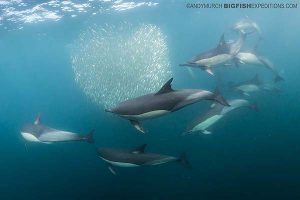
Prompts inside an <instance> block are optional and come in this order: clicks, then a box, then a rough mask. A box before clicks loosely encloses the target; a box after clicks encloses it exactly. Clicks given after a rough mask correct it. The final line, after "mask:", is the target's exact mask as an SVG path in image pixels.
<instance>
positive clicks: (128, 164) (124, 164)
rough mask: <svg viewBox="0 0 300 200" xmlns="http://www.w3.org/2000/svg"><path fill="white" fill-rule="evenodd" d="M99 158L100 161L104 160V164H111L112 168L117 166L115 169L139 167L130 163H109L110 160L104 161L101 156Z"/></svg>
mask: <svg viewBox="0 0 300 200" xmlns="http://www.w3.org/2000/svg"><path fill="white" fill-rule="evenodd" d="M100 158H101V159H102V160H104V161H105V162H107V163H109V164H112V165H114V166H117V167H139V165H136V164H132V163H124V162H115V161H110V160H106V159H105V158H102V157H101V156H100Z"/></svg>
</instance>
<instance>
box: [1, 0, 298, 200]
mask: <svg viewBox="0 0 300 200" xmlns="http://www.w3.org/2000/svg"><path fill="white" fill-rule="evenodd" d="M43 2H44V3H47V1H43ZM76 2H77V3H78V4H81V3H88V1H87V2H80V1H76ZM26 3H27V5H26V6H24V7H22V6H21V7H18V3H13V4H11V5H0V6H1V7H0V8H1V10H0V14H1V16H2V17H0V19H1V20H0V22H1V26H0V52H1V58H0V74H1V78H0V91H1V95H0V102H1V106H0V132H1V134H0V141H1V145H0V152H1V159H0V176H1V181H0V191H1V194H0V195H1V196H0V199H150V200H154V199H155V200H156V199H232V200H233V199H244V200H245V199H264V200H265V199H272V200H273V199H299V198H300V192H299V187H300V171H299V169H300V158H299V153H300V147H299V141H300V136H299V130H300V123H299V119H300V106H299V98H300V90H299V80H298V77H299V75H300V70H299V63H300V57H299V46H300V40H299V35H300V28H299V20H300V12H299V8H298V9H260V10H258V9H248V10H242V9H230V10H226V9H187V8H186V7H185V5H186V3H187V2H176V3H175V2H173V1H158V2H157V3H158V4H157V5H155V6H140V7H136V8H133V9H128V10H124V11H118V10H116V9H113V8H112V5H114V3H113V2H106V3H103V2H93V5H96V6H95V8H89V9H86V12H77V11H73V13H71V14H76V15H77V16H76V17H71V16H70V15H71V14H64V13H60V15H61V16H62V17H61V18H60V19H59V20H51V19H49V20H45V21H41V22H32V23H27V22H24V20H23V21H22V20H21V19H20V17H18V16H11V15H9V14H7V10H5V9H7V8H15V9H16V10H22V9H23V10H24V9H30V8H33V7H34V6H36V5H38V4H40V3H41V2H40V1H36V2H35V1H29V2H26ZM298 6H299V5H298ZM100 8H101V9H100ZM47 9H48V10H49V11H51V7H47ZM103 9H107V10H108V11H105V12H104V11H103ZM94 12H96V14H94V15H93V14H92V13H94ZM245 15H248V16H249V18H251V19H252V20H254V21H255V22H257V23H258V24H259V26H260V27H261V29H262V33H263V42H262V44H261V45H260V51H261V52H262V53H263V54H264V55H266V56H267V57H268V58H269V59H270V60H272V62H273V63H274V65H275V67H276V69H277V70H278V71H280V73H281V74H282V76H283V77H284V79H285V81H283V82H281V83H278V86H279V87H280V89H281V91H282V92H280V94H274V93H265V92H262V93H259V94H256V95H255V96H254V97H251V100H252V101H255V102H256V103H257V104H258V106H259V112H253V111H248V110H243V111H241V112H233V113H232V114H230V115H228V117H227V118H226V120H222V121H220V122H219V123H218V124H217V125H216V126H215V127H214V129H213V130H214V131H213V134H211V135H203V134H200V135H191V136H185V137H183V136H181V133H182V132H183V131H184V130H185V127H186V125H187V124H188V123H189V122H190V121H191V120H193V119H194V118H195V117H196V116H197V115H198V114H199V113H202V112H204V111H205V110H206V109H207V108H208V106H209V104H208V103H207V102H206V103H199V104H195V105H192V106H189V107H187V108H185V109H183V110H180V111H178V112H175V113H172V114H170V115H167V116H165V117H162V118H158V119H154V120H149V121H147V122H145V123H144V126H145V128H146V129H147V130H148V133H147V134H138V133H137V131H136V130H134V129H133V128H132V127H131V125H130V124H129V123H128V122H126V121H125V120H121V119H119V118H117V117H116V116H112V115H110V114H108V113H105V112H104V111H103V107H101V106H99V105H98V104H96V103H94V102H92V101H91V100H90V99H89V98H88V97H87V96H86V95H85V94H84V93H83V92H82V90H81V88H80V87H78V85H77V84H76V82H75V81H74V72H73V71H72V64H71V59H70V57H71V51H72V44H73V42H74V41H75V40H77V39H78V35H79V34H80V33H81V32H82V31H84V30H86V29H87V28H88V27H90V26H92V25H95V24H96V25H97V26H101V25H103V24H114V23H117V22H119V21H125V22H129V23H131V24H132V25H133V26H135V25H136V26H138V25H139V24H142V23H144V24H154V25H156V26H157V27H159V28H160V29H161V30H162V32H163V33H164V34H165V35H166V36H167V37H166V38H167V39H166V40H167V46H168V49H169V59H170V63H171V70H172V73H173V77H174V84H173V87H174V88H204V89H208V90H213V89H214V88H215V87H217V86H218V87H221V88H222V87H223V85H221V86H220V85H219V84H220V83H219V81H218V79H217V78H216V77H211V76H209V75H208V74H206V73H205V72H203V71H201V70H197V69H193V72H194V78H192V77H191V75H190V74H189V73H188V70H187V69H186V68H181V67H178V64H179V63H182V62H184V61H186V60H187V59H189V58H190V57H192V56H193V55H195V54H197V53H199V52H202V51H204V50H207V49H209V48H212V47H214V46H215V45H216V44H217V43H218V40H219V37H220V35H221V34H222V33H223V32H226V31H228V29H229V28H230V27H231V25H232V24H234V23H235V22H236V21H238V20H239V19H241V18H244V17H245ZM11 18H14V19H15V20H9V19H11ZM251 37H252V39H249V40H250V41H251V40H253V41H255V37H256V36H255V35H254V36H251ZM255 73H261V74H268V72H267V71H265V70H258V71H253V70H252V71H251V70H242V69H241V70H240V71H239V69H233V70H232V73H231V71H230V70H224V71H222V70H220V71H218V76H219V75H224V76H222V81H221V82H222V83H224V84H225V83H226V81H235V80H236V81H240V80H246V79H249V78H251V77H252V76H253V75H254V74H255ZM266 76H267V77H268V75H266ZM112 78H114V77H112ZM224 96H225V97H226V98H229V97H230V96H229V93H226V92H225V95H224ZM38 113H41V114H42V121H43V123H45V124H47V125H49V126H53V127H56V128H61V129H64V130H72V131H75V132H79V133H87V132H89V131H90V130H92V129H94V130H95V140H96V141H95V146H96V147H116V148H132V147H135V146H138V145H140V144H143V143H147V144H148V147H147V148H148V150H149V151H150V152H156V153H163V154H167V155H174V156H177V155H179V154H180V153H181V152H182V151H185V152H186V153H187V154H188V158H189V160H190V162H191V163H192V165H193V169H192V170H187V169H184V168H182V167H181V166H180V165H176V164H174V163H169V164H166V165H161V166H153V167H141V168H129V169H125V168H117V175H115V176H114V175H112V174H111V173H110V171H109V170H108V169H107V165H106V164H105V163H104V162H103V161H102V160H100V159H99V158H98V157H97V155H96V152H95V146H94V145H89V144H87V143H76V142H73V143H59V144H51V145H46V144H37V143H28V142H25V141H24V139H23V138H22V137H21V135H20V129H21V128H22V126H23V125H24V124H25V123H29V122H32V121H33V120H34V119H35V117H36V115H37V114H38ZM25 144H26V146H25Z"/></svg>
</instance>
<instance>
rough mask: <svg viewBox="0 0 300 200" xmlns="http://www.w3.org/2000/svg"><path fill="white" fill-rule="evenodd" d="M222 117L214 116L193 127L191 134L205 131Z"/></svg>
mask: <svg viewBox="0 0 300 200" xmlns="http://www.w3.org/2000/svg"><path fill="white" fill-rule="evenodd" d="M222 117H223V115H214V116H212V117H210V118H208V119H206V120H205V121H203V122H201V123H200V124H198V125H197V126H195V127H194V128H193V129H192V132H194V131H201V132H203V131H206V129H207V128H209V127H210V126H211V125H213V124H214V123H216V122H217V121H219V120H220V119H221V118H222Z"/></svg>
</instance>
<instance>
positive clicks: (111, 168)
mask: <svg viewBox="0 0 300 200" xmlns="http://www.w3.org/2000/svg"><path fill="white" fill-rule="evenodd" d="M108 170H109V171H110V172H111V173H112V174H113V175H117V173H116V171H115V170H114V169H113V167H112V165H108Z"/></svg>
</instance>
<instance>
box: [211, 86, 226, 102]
mask: <svg viewBox="0 0 300 200" xmlns="http://www.w3.org/2000/svg"><path fill="white" fill-rule="evenodd" d="M213 100H215V101H217V102H218V103H220V104H222V105H224V106H230V105H229V104H228V102H227V101H226V100H225V98H224V97H223V96H222V95H221V93H220V91H219V89H218V88H217V89H216V90H215V92H214V96H213Z"/></svg>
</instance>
